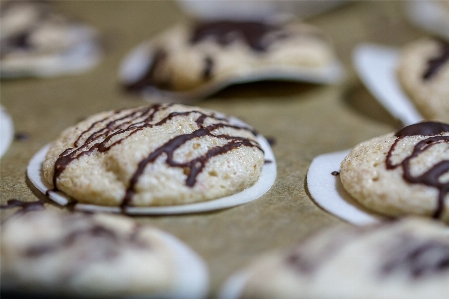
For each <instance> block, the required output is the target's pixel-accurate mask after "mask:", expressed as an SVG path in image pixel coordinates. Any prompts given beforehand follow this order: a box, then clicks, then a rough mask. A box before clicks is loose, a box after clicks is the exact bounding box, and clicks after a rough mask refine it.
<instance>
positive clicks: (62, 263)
mask: <svg viewBox="0 0 449 299" xmlns="http://www.w3.org/2000/svg"><path fill="white" fill-rule="evenodd" d="M1 233H2V242H1V261H2V267H1V277H2V284H1V287H2V293H3V292H12V293H16V292H20V293H25V294H32V293H34V294H42V295H44V294H49V295H52V296H55V295H70V296H73V298H75V297H76V296H82V297H88V298H97V297H99V298H103V297H110V296H113V297H114V298H117V297H123V296H125V295H127V296H131V295H133V296H138V295H140V296H142V295H144V296H148V295H162V294H168V293H169V292H171V289H172V288H173V287H174V285H175V281H174V280H175V279H176V278H175V277H176V268H175V266H176V265H175V260H174V256H173V254H174V252H173V249H172V248H170V247H169V246H167V244H166V242H165V241H164V239H163V238H162V237H161V232H160V231H158V230H156V229H154V228H151V227H149V226H145V225H140V224H137V223H136V222H134V221H132V220H131V219H130V218H125V217H122V216H112V215H108V214H81V213H78V214H71V213H62V212H59V213H58V212H56V211H49V210H47V211H39V212H30V213H27V214H24V215H22V216H18V217H13V218H12V219H10V220H7V221H6V222H5V223H3V224H2V227H1Z"/></svg>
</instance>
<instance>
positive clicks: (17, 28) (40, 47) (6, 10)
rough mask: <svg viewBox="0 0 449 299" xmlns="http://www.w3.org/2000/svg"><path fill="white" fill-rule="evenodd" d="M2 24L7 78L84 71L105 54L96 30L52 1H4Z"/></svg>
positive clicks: (0, 57) (1, 54) (0, 67)
mask: <svg viewBox="0 0 449 299" xmlns="http://www.w3.org/2000/svg"><path fill="white" fill-rule="evenodd" d="M0 27H1V28H2V34H1V39H0V62H1V63H0V71H1V74H0V76H1V77H3V78H14V77H22V76H44V77H45V76H56V75H61V74H67V73H77V72H82V71H86V70H87V69H89V68H91V67H93V66H94V65H95V64H96V63H97V62H98V61H99V59H100V58H101V50H100V47H99V41H98V33H97V32H96V30H94V29H93V28H91V27H89V26H87V25H85V24H82V23H81V22H76V21H74V20H71V19H69V18H68V17H66V16H64V15H63V14H61V13H60V12H58V11H57V10H56V8H55V6H54V5H53V4H52V3H51V2H48V1H31V0H30V1H27V0H26V1H14V0H7V1H1V3H0Z"/></svg>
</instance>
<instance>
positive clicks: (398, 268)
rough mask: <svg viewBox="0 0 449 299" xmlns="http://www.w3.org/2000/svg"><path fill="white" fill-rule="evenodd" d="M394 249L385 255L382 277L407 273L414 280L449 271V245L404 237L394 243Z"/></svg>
mask: <svg viewBox="0 0 449 299" xmlns="http://www.w3.org/2000/svg"><path fill="white" fill-rule="evenodd" d="M393 243H394V247H393V248H392V249H391V250H390V252H388V254H384V255H383V257H386V260H385V262H384V264H383V266H382V267H381V275H382V277H383V278H385V276H386V275H392V274H394V273H396V272H405V273H407V274H409V275H410V276H411V278H413V279H419V278H423V277H428V276H430V275H434V274H438V273H439V272H444V271H448V270H449V245H448V244H447V243H443V242H440V241H437V240H419V239H417V238H415V237H413V236H409V235H403V236H400V237H399V238H397V239H396V240H394V241H393Z"/></svg>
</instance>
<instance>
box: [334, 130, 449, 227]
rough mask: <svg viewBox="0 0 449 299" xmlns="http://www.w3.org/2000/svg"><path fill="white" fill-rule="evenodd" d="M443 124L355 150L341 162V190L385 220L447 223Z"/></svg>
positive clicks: (447, 156)
mask: <svg viewBox="0 0 449 299" xmlns="http://www.w3.org/2000/svg"><path fill="white" fill-rule="evenodd" d="M448 174H449V125H448V124H444V123H439V122H422V123H417V124H414V125H410V126H407V127H405V128H403V129H401V130H399V131H398V132H396V133H395V134H387V135H385V136H381V137H377V138H373V139H371V140H368V141H365V142H362V143H361V144H359V145H357V146H355V147H354V148H353V149H352V150H351V152H350V153H349V155H348V156H347V157H346V158H345V159H344V160H343V161H342V162H341V171H340V179H341V182H342V184H343V186H344V188H345V190H346V191H347V192H348V193H349V194H350V195H351V196H352V197H353V198H354V199H355V200H356V201H357V202H359V203H360V204H362V205H363V206H364V207H366V208H368V209H369V210H372V211H376V212H378V213H380V214H383V215H387V216H402V215H409V214H412V215H423V216H428V217H434V218H439V219H441V220H442V221H444V222H446V223H449V180H448Z"/></svg>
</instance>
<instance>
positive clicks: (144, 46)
mask: <svg viewBox="0 0 449 299" xmlns="http://www.w3.org/2000/svg"><path fill="white" fill-rule="evenodd" d="M152 53H153V49H152V46H151V44H150V43H148V42H144V43H141V44H140V45H138V46H137V47H135V48H134V49H133V50H131V51H130V52H129V54H128V55H127V56H125V58H124V59H123V61H122V63H121V65H120V68H119V74H118V77H119V81H120V82H121V83H123V84H127V83H130V82H131V83H132V82H134V81H135V80H136V79H138V78H140V77H141V75H142V74H143V73H144V72H146V71H147V69H148V66H149V65H151V63H152V57H153V54H152ZM344 73H345V71H344V67H343V66H342V64H341V63H340V62H339V61H337V60H335V61H333V62H332V63H331V64H329V65H328V66H326V67H322V68H316V67H315V68H312V67H311V68H305V67H303V68H301V67H296V66H291V67H289V66H266V67H258V68H257V69H256V70H251V69H248V70H247V71H245V72H242V71H240V72H238V73H235V74H232V75H230V78H228V79H225V80H223V81H221V82H215V81H211V82H210V83H206V84H204V85H201V86H199V87H197V88H195V89H192V90H188V91H182V92H181V91H179V92H176V91H167V90H161V89H157V88H155V87H149V88H146V89H143V90H142V96H143V97H144V98H145V99H146V100H149V101H154V102H173V101H176V102H178V103H180V102H182V103H189V102H194V101H195V100H199V99H201V98H205V97H207V96H209V95H211V94H213V93H215V92H217V91H219V90H221V89H223V88H225V87H227V86H230V85H233V84H241V83H249V82H256V81H261V80H285V81H297V82H307V83H316V84H335V83H338V82H340V81H341V80H342V79H343V78H344Z"/></svg>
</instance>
